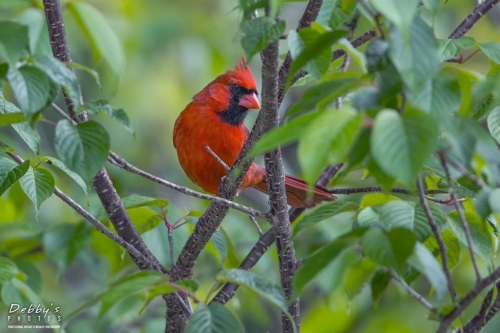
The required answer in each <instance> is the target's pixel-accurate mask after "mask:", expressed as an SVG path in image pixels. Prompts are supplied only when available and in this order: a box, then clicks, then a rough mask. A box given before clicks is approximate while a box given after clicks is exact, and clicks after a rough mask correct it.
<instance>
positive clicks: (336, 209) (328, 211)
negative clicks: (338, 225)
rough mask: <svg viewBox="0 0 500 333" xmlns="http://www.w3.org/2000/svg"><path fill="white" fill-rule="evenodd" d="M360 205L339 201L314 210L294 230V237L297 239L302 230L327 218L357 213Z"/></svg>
mask: <svg viewBox="0 0 500 333" xmlns="http://www.w3.org/2000/svg"><path fill="white" fill-rule="evenodd" d="M357 208H358V205H357V204H355V203H354V202H350V201H342V200H338V201H335V202H331V203H328V204H326V205H323V206H320V207H319V208H318V209H316V210H314V211H313V212H312V213H309V214H307V215H305V216H304V217H303V218H302V219H301V220H300V221H299V222H298V223H297V224H296V225H295V227H294V228H293V236H294V237H295V236H296V235H297V234H298V233H300V232H301V231H302V230H304V229H306V228H309V227H311V226H313V225H315V224H316V223H318V222H321V221H323V220H325V219H327V218H330V217H332V216H335V215H337V214H340V213H344V212H349V211H355V210H356V209H357Z"/></svg>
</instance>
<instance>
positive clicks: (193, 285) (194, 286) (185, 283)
mask: <svg viewBox="0 0 500 333" xmlns="http://www.w3.org/2000/svg"><path fill="white" fill-rule="evenodd" d="M174 283H175V284H176V285H178V286H181V287H182V289H185V290H187V291H189V292H191V293H193V294H194V293H195V292H196V291H197V290H198V288H199V287H200V285H199V284H198V281H196V280H193V279H184V280H180V281H175V282H174Z"/></svg>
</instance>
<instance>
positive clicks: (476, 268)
mask: <svg viewBox="0 0 500 333" xmlns="http://www.w3.org/2000/svg"><path fill="white" fill-rule="evenodd" d="M438 155H439V159H440V160H441V164H442V165H443V168H444V171H445V174H446V180H447V182H448V186H449V187H450V197H451V199H452V200H453V204H454V205H455V208H456V209H457V212H458V216H459V217H460V221H461V222H462V226H463V228H464V233H465V239H466V240H467V246H468V248H469V253H470V256H471V260H472V265H473V266H474V272H475V273H476V279H477V282H479V281H480V280H481V273H480V272H479V266H478V265H477V259H476V254H475V252H474V243H473V242H472V236H471V234H470V229H469V224H468V223H467V220H466V219H465V216H464V212H463V211H462V207H461V206H460V203H459V202H458V198H457V194H456V193H455V187H454V186H453V183H452V180H451V176H450V170H449V168H448V164H447V163H446V159H445V157H444V153H442V152H441V153H439V154H438Z"/></svg>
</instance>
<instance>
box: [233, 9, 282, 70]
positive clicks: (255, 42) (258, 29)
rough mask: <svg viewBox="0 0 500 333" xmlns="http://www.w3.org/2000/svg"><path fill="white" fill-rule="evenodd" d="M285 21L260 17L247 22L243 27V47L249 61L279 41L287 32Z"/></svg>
mask: <svg viewBox="0 0 500 333" xmlns="http://www.w3.org/2000/svg"><path fill="white" fill-rule="evenodd" d="M285 26H286V23H285V21H279V22H276V21H275V20H274V19H272V18H270V17H258V18H255V19H253V20H249V21H246V22H245V23H244V24H243V27H241V34H242V38H241V46H243V50H245V53H246V56H247V58H248V61H250V59H252V57H253V56H254V55H255V54H257V53H258V52H260V51H262V50H263V49H265V48H266V46H267V45H269V44H270V43H272V42H275V41H277V40H278V38H280V37H281V35H283V32H284V31H285Z"/></svg>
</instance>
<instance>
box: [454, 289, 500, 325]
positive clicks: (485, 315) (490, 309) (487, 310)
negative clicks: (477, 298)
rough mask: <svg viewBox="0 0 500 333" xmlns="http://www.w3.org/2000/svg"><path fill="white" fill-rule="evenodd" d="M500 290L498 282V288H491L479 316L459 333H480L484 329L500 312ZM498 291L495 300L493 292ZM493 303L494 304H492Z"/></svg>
mask: <svg viewBox="0 0 500 333" xmlns="http://www.w3.org/2000/svg"><path fill="white" fill-rule="evenodd" d="M499 288H500V282H497V284H496V286H495V287H493V288H491V289H490V291H489V292H488V294H486V297H485V298H484V300H483V303H482V304H481V309H480V310H479V312H478V314H477V315H475V316H474V317H473V318H472V319H471V320H469V322H468V323H467V324H466V325H465V326H464V327H462V328H461V329H459V330H457V333H459V332H464V333H479V332H481V330H482V328H483V327H484V326H485V325H486V324H487V323H488V322H489V321H490V320H491V319H492V318H493V317H494V316H495V315H496V314H497V313H498V311H500V293H499V292H498V289H499ZM495 289H496V291H497V293H496V297H495V298H494V299H493V292H494V291H495ZM492 301H493V304H491V302H492Z"/></svg>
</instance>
